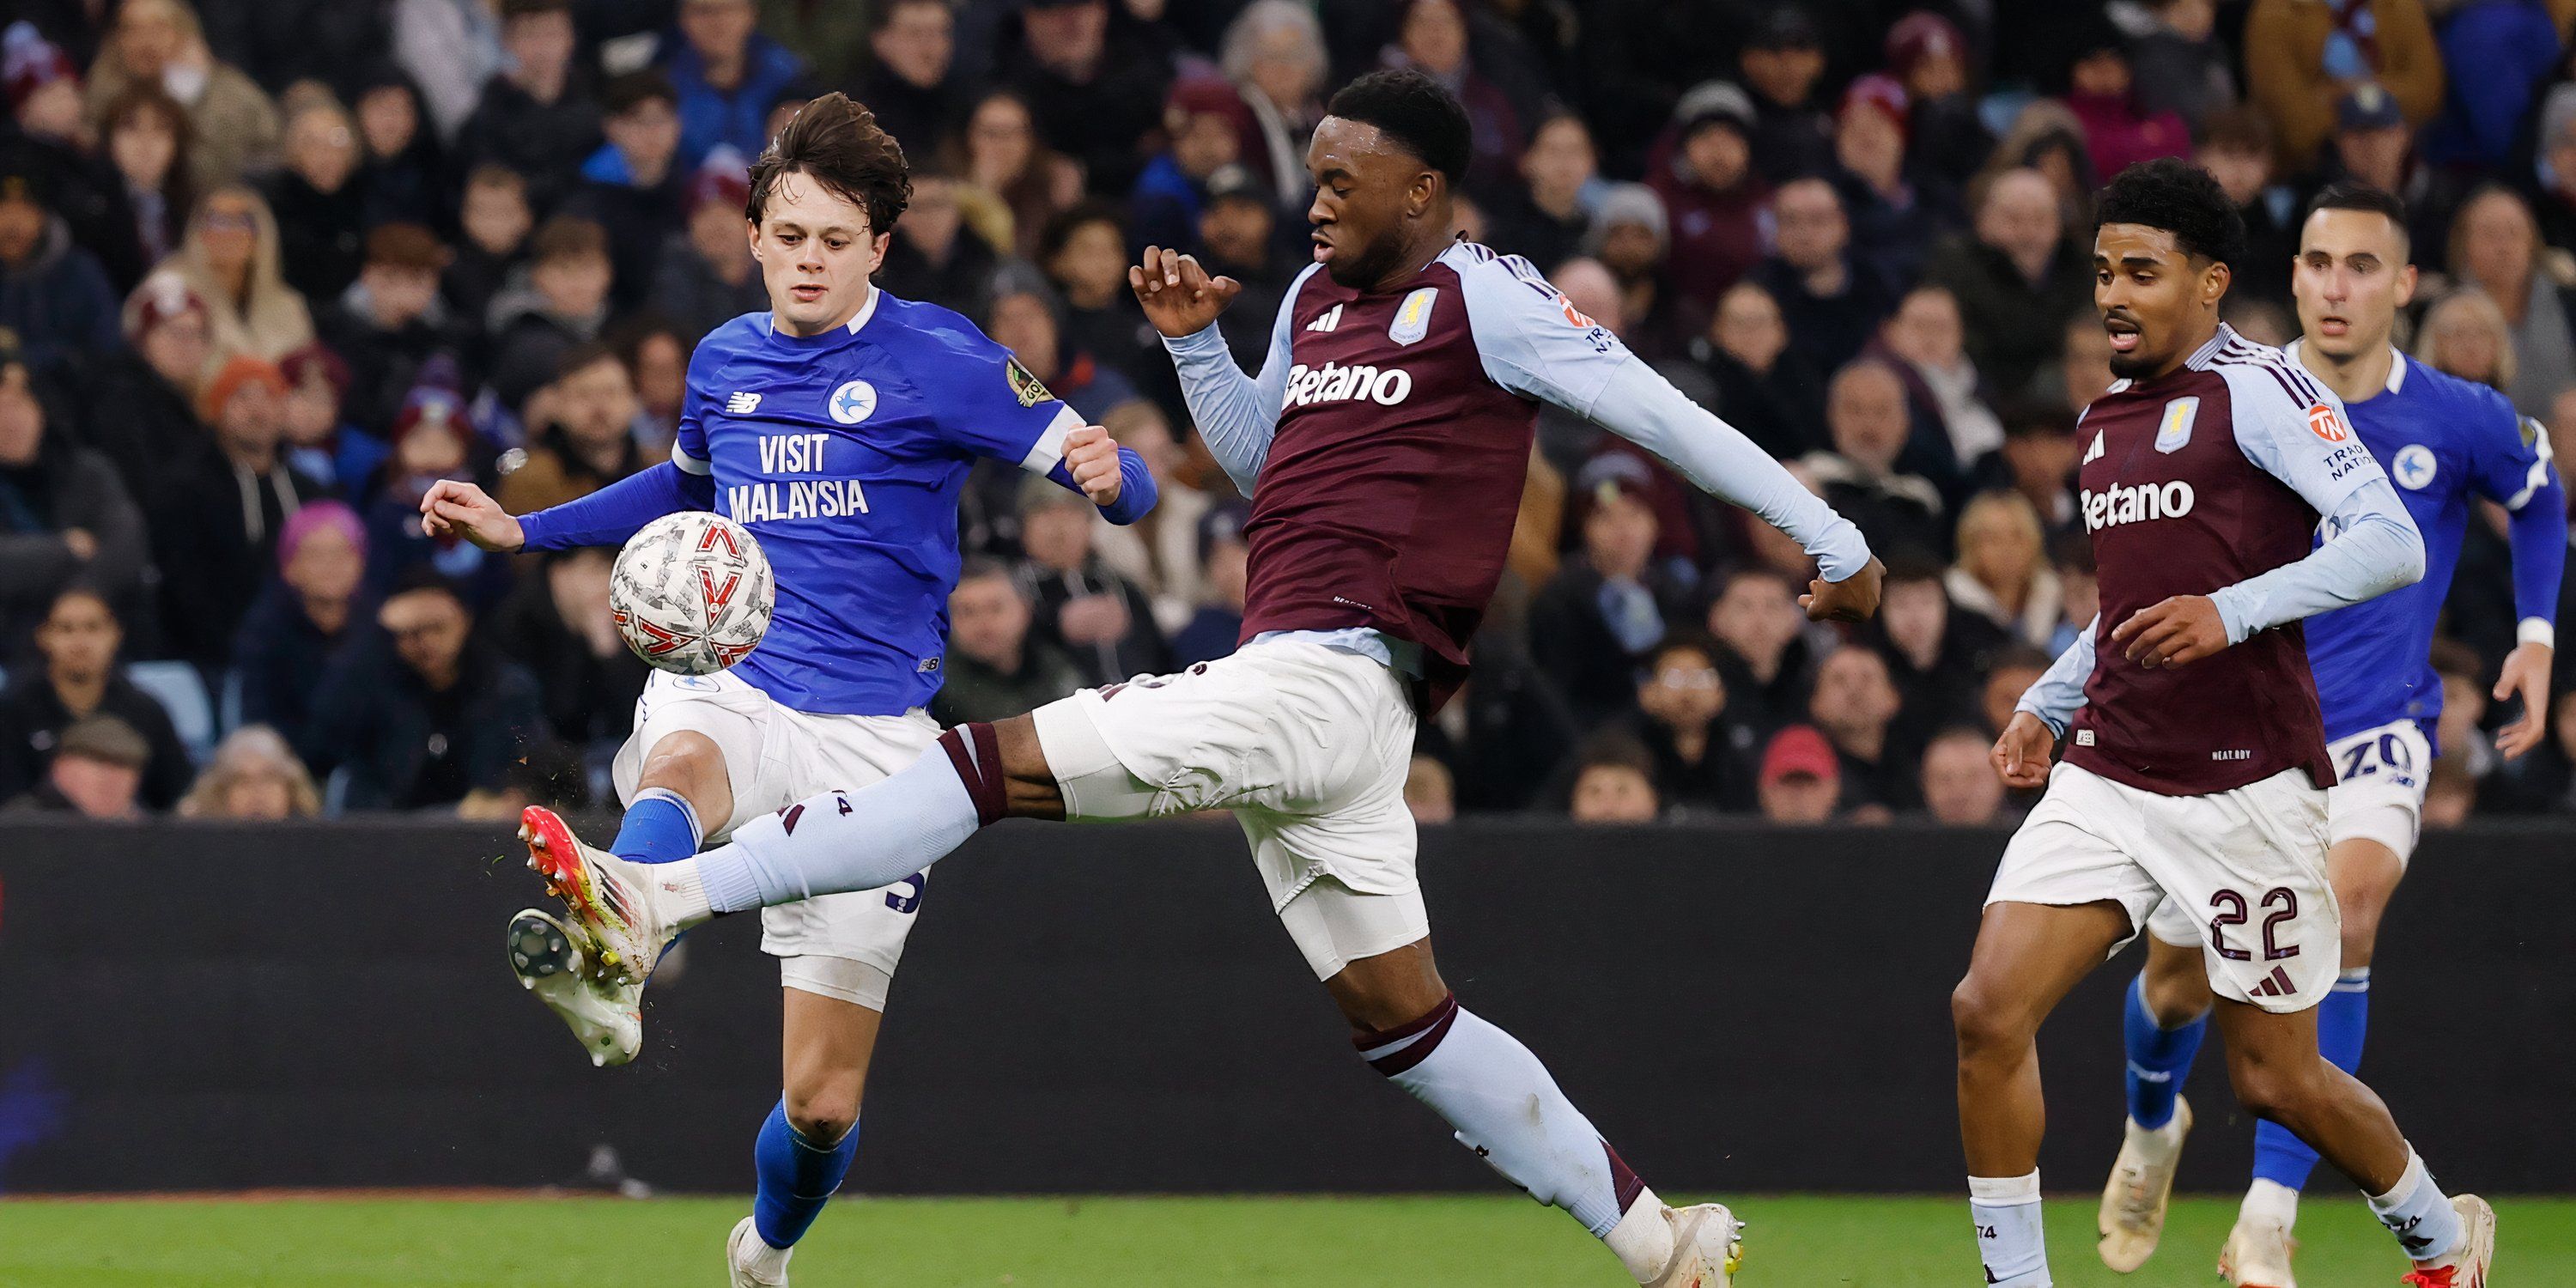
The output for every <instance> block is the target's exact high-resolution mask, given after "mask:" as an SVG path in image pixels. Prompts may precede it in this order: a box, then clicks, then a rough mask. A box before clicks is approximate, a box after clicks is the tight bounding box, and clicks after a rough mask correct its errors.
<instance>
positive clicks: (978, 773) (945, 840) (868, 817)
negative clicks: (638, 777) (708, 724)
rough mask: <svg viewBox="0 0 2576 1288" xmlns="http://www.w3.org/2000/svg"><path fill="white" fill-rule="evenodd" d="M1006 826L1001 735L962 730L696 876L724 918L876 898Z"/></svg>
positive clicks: (730, 847)
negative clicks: (992, 828)
mask: <svg viewBox="0 0 2576 1288" xmlns="http://www.w3.org/2000/svg"><path fill="white" fill-rule="evenodd" d="M1001 817H1002V757H1001V753H1000V751H999V750H998V749H997V748H996V747H995V745H994V741H993V726H991V725H988V724H970V725H959V726H957V727H956V728H954V729H951V730H949V731H948V732H946V733H944V734H941V735H939V746H938V747H937V748H935V749H933V750H931V751H929V752H926V753H924V754H923V755H922V757H921V759H919V760H916V761H914V762H912V763H911V764H910V765H907V766H905V767H903V768H902V769H899V770H897V771H895V772H894V773H893V774H892V775H889V776H888V777H886V778H884V779H882V780H880V781H878V782H875V783H871V784H869V785H868V786H866V787H862V788H860V789H858V790H857V791H851V792H825V793H824V794H822V795H820V796H815V797H810V798H808V799H806V800H802V801H798V802H797V803H796V804H793V805H790V806H788V807H787V808H786V809H783V810H780V811H779V812H777V813H775V814H771V815H768V816H766V817H763V818H756V819H753V820H752V821H751V822H748V823H745V824H743V825H742V826H741V827H738V828H735V829H734V833H733V841H732V843H730V844H727V845H720V846H717V847H716V848H714V849H712V850H709V851H707V852H706V853H704V854H701V855H699V856H698V859H697V873H698V878H699V880H700V881H701V882H702V883H704V885H705V886H706V891H707V905H708V906H709V907H711V908H713V909H714V910H715V911H717V912H745V911H749V910H750V909H753V908H765V907H769V906H772V905H775V904H781V903H794V902H796V901H797V900H799V899H811V898H813V897H814V896H816V895H823V894H840V893H843V892H845V891H850V890H875V889H878V888H880V887H883V886H890V885H893V884H894V883H895V882H897V881H901V880H903V879H904V878H905V877H908V876H911V875H912V874H914V873H916V872H919V871H921V870H923V869H924V868H927V867H929V866H930V865H931V864H933V863H936V862H938V861H939V860H941V859H943V858H946V857H947V856H948V853H949V851H951V850H954V849H956V848H957V847H958V846H960V845H964V844H965V843H966V838H967V837H970V836H973V835H974V834H975V832H976V830H977V829H979V828H982V827H983V826H985V825H986V824H989V823H993V822H996V821H998V820H999V819H1000V818H1001Z"/></svg>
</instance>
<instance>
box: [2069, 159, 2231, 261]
mask: <svg viewBox="0 0 2576 1288" xmlns="http://www.w3.org/2000/svg"><path fill="white" fill-rule="evenodd" d="M2104 224H2140V225H2143V226H2145V227H2148V228H2161V229H2163V230H2165V231H2166V232H2169V233H2172V234H2173V237H2174V241H2175V243H2176V244H2178V245H2180V246H2181V247H2182V249H2183V253H2185V254H2187V255H2190V256H2192V257H2193V258H2195V259H2206V260H2215V261H2217V262H2218V263H2221V264H2226V265H2228V266H2230V267H2233V266H2234V265H2235V263H2236V261H2237V260H2238V259H2241V258H2243V257H2244V254H2245V217H2244V216H2243V215H2240V214H2238V213H2237V211H2236V203H2235V202H2233V201H2230V200H2228V199H2227V193H2226V191H2225V190H2223V189H2221V188H2220V187H2219V186H2218V180H2216V179H2213V178H2211V177H2209V172H2208V171H2207V170H2203V169H2201V168H2200V167H2199V166H2196V165H2193V164H2192V163H2190V162H2188V161H2184V160H2182V159H2180V158H2178V157H2158V158H2156V159H2155V160H2153V161H2141V162H2139V163H2137V164H2136V165H2133V166H2130V167H2129V168H2128V169H2126V170H2122V171H2121V172H2120V173H2118V174H2116V175H2113V176H2112V177H2111V182H2109V183H2107V184H2104V185H2103V186H2102V194H2101V197H2100V199H2099V200H2098V201H2097V202H2096V204H2095V207H2094V214H2093V227H2094V228H2095V230H2096V231H2099V230H2100V229H2101V227H2102V225H2104Z"/></svg>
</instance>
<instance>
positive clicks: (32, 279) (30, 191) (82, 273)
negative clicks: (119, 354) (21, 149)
mask: <svg viewBox="0 0 2576 1288" xmlns="http://www.w3.org/2000/svg"><path fill="white" fill-rule="evenodd" d="M49 183H50V180H49V178H48V177H47V176H46V175H45V174H43V173H42V172H40V171H38V170H37V169H36V168H35V167H33V166H28V165H21V164H7V165H0V339H8V340H12V341H14V343H15V345H16V346H17V348H18V349H19V351H20V353H21V355H22V356H23V357H24V358H25V359H26V360H27V361H29V362H33V363H37V364H39V365H47V366H50V365H51V364H53V363H54V362H55V361H56V360H57V359H62V358H69V357H74V356H77V355H82V354H96V353H106V352H109V351H112V350H114V349H115V348H116V347H117V345H118V343H119V341H120V337H119V336H118V334H117V326H116V313H117V309H116V289H115V288H114V287H113V286H111V285H109V284H108V280H107V270H106V268H104V267H103V266H101V265H100V264H99V262H98V257H97V256H95V255H92V254H90V253H89V252H88V251H86V250H83V249H82V248H81V247H79V246H77V245H74V244H73V242H72V234H71V228H70V227H69V226H68V225H66V224H65V223H64V222H63V221H62V219H61V218H60V217H59V216H57V215H56V214H55V213H54V211H53V209H52V207H51V206H50V205H49V204H48V195H47V191H46V188H47V185H48V184H49Z"/></svg>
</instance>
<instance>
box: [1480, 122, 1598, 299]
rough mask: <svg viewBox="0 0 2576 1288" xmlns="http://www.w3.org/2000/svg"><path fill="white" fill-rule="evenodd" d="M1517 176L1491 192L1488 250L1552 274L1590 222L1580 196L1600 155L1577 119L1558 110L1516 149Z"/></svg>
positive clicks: (1589, 132)
mask: <svg viewBox="0 0 2576 1288" xmlns="http://www.w3.org/2000/svg"><path fill="white" fill-rule="evenodd" d="M1520 177H1521V182H1519V183H1517V184H1509V185H1506V186H1505V187H1504V188H1503V189H1502V191H1501V192H1499V193H1497V194H1496V195H1495V198H1494V210H1493V225H1494V230H1493V246H1494V249H1496V250H1499V251H1502V252H1504V253H1506V254H1512V255H1520V256H1524V257H1526V258H1527V259H1528V260H1529V262H1531V263H1533V264H1538V265H1542V266H1544V267H1543V271H1551V272H1552V271H1554V269H1555V267H1556V266H1557V265H1559V264H1562V263H1564V262H1565V261H1566V260H1568V259H1570V258H1572V257H1573V256H1574V254H1575V252H1576V250H1578V249H1579V248H1580V247H1581V246H1582V243H1583V233H1584V230H1585V229H1587V228H1589V227H1590V226H1591V223H1592V219H1591V216H1590V214H1589V213H1588V212H1586V211H1585V210H1584V208H1583V197H1584V193H1585V190H1586V189H1587V188H1590V187H1592V186H1593V185H1594V184H1595V183H1596V181H1597V180H1598V179H1599V178H1600V158H1599V155H1598V154H1597V153H1596V152H1595V151H1594V149H1593V146H1592V130H1591V128H1590V127H1589V126H1587V125H1585V124H1584V123H1583V118H1582V117H1580V116H1577V115H1575V114H1574V113H1572V112H1567V111H1559V112H1556V113H1555V114H1553V115H1550V116H1548V117H1546V118H1544V119H1542V120H1540V121H1539V123H1538V128H1537V129H1535V130H1532V131H1531V132H1530V145H1529V147H1527V148H1526V149H1523V150H1522V152H1521V164H1520Z"/></svg>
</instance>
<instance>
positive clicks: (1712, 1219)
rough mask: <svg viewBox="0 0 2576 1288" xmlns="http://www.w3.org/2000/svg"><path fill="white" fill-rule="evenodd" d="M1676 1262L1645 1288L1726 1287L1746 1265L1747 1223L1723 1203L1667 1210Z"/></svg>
mask: <svg viewBox="0 0 2576 1288" xmlns="http://www.w3.org/2000/svg"><path fill="white" fill-rule="evenodd" d="M1664 1219H1665V1220H1666V1221H1669V1222H1671V1223H1672V1226H1673V1259H1672V1263H1671V1264H1669V1265H1667V1266H1665V1267H1664V1273H1662V1274H1660V1275H1657V1276H1655V1278H1654V1280H1653V1281H1652V1282H1650V1283H1648V1284H1647V1285H1645V1288H1727V1285H1729V1284H1732V1283H1734V1282H1735V1270H1736V1267H1738V1266H1741V1265H1743V1264H1744V1223H1743V1222H1742V1221H1738V1220H1736V1219H1735V1214H1734V1213H1733V1212H1730V1211H1728V1210H1727V1208H1726V1205H1725V1204H1723V1203H1702V1204H1700V1205H1698V1206H1696V1207H1686V1208H1665V1209H1664Z"/></svg>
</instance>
